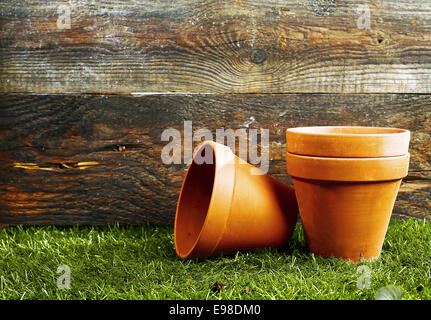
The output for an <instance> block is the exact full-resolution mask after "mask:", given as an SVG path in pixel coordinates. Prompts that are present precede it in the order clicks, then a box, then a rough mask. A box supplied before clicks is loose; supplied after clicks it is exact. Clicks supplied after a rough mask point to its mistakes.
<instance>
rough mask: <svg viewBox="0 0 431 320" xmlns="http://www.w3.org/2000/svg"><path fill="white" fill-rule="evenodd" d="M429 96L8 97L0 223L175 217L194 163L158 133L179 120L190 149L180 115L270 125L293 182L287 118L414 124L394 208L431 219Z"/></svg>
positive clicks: (293, 121)
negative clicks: (171, 153)
mask: <svg viewBox="0 0 431 320" xmlns="http://www.w3.org/2000/svg"><path fill="white" fill-rule="evenodd" d="M430 105H431V95H418V94H407V95H405V94H364V95H357V94H351V95H337V94H335V95H333V94H311V95H310V94H283V95H279V94H224V95H219V94H209V95H201V94H188V95H182V94H179V95H145V96H139V97H134V96H112V95H109V96H100V95H21V94H3V95H0V224H2V223H3V224H103V223H107V222H112V221H119V222H123V223H141V222H144V221H153V222H162V223H172V221H173V217H174V214H175V205H176V201H177V198H178V193H179V189H180V186H181V182H182V179H183V178H184V174H185V170H186V167H187V166H186V164H184V163H183V162H181V163H179V164H167V163H164V161H162V158H161V154H162V150H163V148H164V147H165V146H166V145H167V144H168V142H167V141H162V139H161V136H162V133H163V132H164V131H165V130H166V129H168V128H172V129H177V130H178V133H179V134H181V136H182V137H181V140H180V141H179V144H180V145H182V149H183V150H182V151H184V152H185V151H186V150H185V149H184V121H191V122H192V126H193V131H194V132H195V133H196V130H198V129H203V128H207V129H208V130H209V131H210V132H211V133H212V134H213V135H214V136H213V137H214V138H215V133H216V130H217V129H221V128H224V129H233V130H237V129H245V130H246V132H247V133H250V132H251V131H250V129H256V130H257V132H262V131H261V129H267V130H269V158H270V160H271V161H270V163H269V173H270V174H271V175H274V176H276V177H277V178H279V179H280V180H283V181H285V182H289V176H288V175H287V174H286V173H285V172H286V171H285V161H284V153H285V136H284V132H285V129H286V128H288V127H295V126H307V125H366V126H390V127H401V128H405V129H409V130H411V132H412V138H411V145H410V152H411V164H410V173H409V176H408V177H407V178H406V179H405V180H404V182H403V184H402V188H401V191H400V193H399V196H398V200H397V202H396V205H395V209H394V212H395V213H397V214H402V215H409V216H414V217H420V218H423V217H428V218H430V217H431V214H430V213H431V210H430V209H431V200H430V199H431V108H430ZM261 143H262V141H261ZM197 144H198V142H197V141H195V142H194V146H196V145H197ZM262 150H263V151H265V149H262ZM262 150H261V151H262ZM237 151H238V150H237Z"/></svg>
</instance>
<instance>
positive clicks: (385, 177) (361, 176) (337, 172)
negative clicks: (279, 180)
mask: <svg viewBox="0 0 431 320" xmlns="http://www.w3.org/2000/svg"><path fill="white" fill-rule="evenodd" d="M409 159H410V153H407V154H405V155H401V156H395V157H381V158H333V157H316V156H304V155H298V154H294V153H289V152H286V167H287V172H288V174H289V175H291V176H292V177H294V178H302V179H310V180H321V181H339V182H342V181H344V182H361V181H362V182H363V181H390V180H398V179H402V178H404V177H405V176H407V174H408V167H409Z"/></svg>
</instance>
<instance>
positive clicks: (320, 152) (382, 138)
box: [286, 127, 410, 158]
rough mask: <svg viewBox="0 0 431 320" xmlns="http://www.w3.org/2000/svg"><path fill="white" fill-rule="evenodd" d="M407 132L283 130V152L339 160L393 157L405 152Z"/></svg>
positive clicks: (326, 129) (407, 146)
mask: <svg viewBox="0 0 431 320" xmlns="http://www.w3.org/2000/svg"><path fill="white" fill-rule="evenodd" d="M409 140H410V132H409V131H408V130H403V129H394V128H373V127H301V128H292V129H287V130H286V141H287V152H290V153H294V154H301V155H306V156H319V157H339V158H374V157H393V156H401V155H405V154H407V153H408V149H409Z"/></svg>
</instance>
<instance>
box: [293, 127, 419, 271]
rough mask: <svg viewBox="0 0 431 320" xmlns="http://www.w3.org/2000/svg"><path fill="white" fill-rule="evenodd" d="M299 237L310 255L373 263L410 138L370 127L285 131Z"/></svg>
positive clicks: (404, 132) (404, 133)
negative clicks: (299, 223)
mask: <svg viewBox="0 0 431 320" xmlns="http://www.w3.org/2000/svg"><path fill="white" fill-rule="evenodd" d="M286 138H287V154H286V165H287V172H288V173H289V174H290V175H291V176H292V180H293V184H294V189H295V193H296V197H297V201H298V205H299V211H300V214H301V220H302V223H303V227H304V232H305V237H306V239H307V243H308V245H309V247H310V249H311V251H312V252H314V253H315V254H317V255H320V256H324V257H330V256H334V257H340V258H344V259H349V260H353V261H355V262H358V261H361V260H362V259H377V258H378V257H379V255H380V252H381V249H382V244H383V240H384V237H385V234H386V231H387V227H388V224H389V220H390V216H391V213H392V209H393V206H394V202H395V198H396V196H397V193H398V190H399V187H400V183H401V179H402V178H403V177H405V176H406V175H407V172H408V164H409V153H408V146H409V140H410V132H409V131H407V130H402V129H392V128H372V127H303V128H293V129H288V130H287V131H286Z"/></svg>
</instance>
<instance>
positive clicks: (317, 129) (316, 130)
mask: <svg viewBox="0 0 431 320" xmlns="http://www.w3.org/2000/svg"><path fill="white" fill-rule="evenodd" d="M331 129H339V130H341V131H343V130H344V129H345V130H346V132H329V131H330V130H331ZM349 130H359V131H360V130H363V131H373V130H374V131H375V132H374V133H369V132H368V133H367V132H364V133H354V132H348V131H349ZM286 131H288V132H292V133H295V134H302V135H315V136H329V137H333V136H343V137H382V136H397V135H409V134H410V131H409V130H406V129H400V128H391V127H367V126H310V127H296V128H289V129H286Z"/></svg>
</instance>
